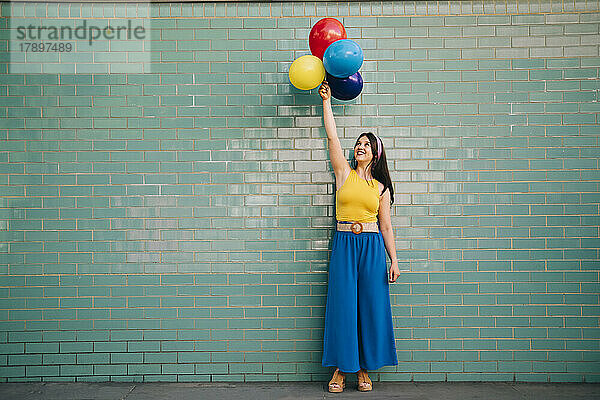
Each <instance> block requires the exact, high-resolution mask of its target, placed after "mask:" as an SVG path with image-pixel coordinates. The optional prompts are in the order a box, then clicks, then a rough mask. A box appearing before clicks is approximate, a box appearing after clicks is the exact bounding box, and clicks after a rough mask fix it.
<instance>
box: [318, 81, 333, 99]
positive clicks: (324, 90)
mask: <svg viewBox="0 0 600 400" xmlns="http://www.w3.org/2000/svg"><path fill="white" fill-rule="evenodd" d="M319 94H320V95H321V98H322V99H323V101H325V100H329V99H330V98H331V89H330V88H329V85H328V84H327V81H323V83H322V84H321V87H320V88H319Z"/></svg>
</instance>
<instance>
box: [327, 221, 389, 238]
mask: <svg viewBox="0 0 600 400" xmlns="http://www.w3.org/2000/svg"><path fill="white" fill-rule="evenodd" d="M337 230H338V231H341V232H352V233H355V234H357V235H358V234H359V233H361V232H379V226H378V225H377V222H340V221H338V223H337Z"/></svg>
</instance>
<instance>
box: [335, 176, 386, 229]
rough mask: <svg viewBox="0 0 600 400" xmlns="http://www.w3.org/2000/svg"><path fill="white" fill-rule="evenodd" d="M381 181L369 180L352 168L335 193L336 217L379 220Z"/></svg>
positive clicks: (364, 220) (353, 219) (346, 219)
mask: <svg viewBox="0 0 600 400" xmlns="http://www.w3.org/2000/svg"><path fill="white" fill-rule="evenodd" d="M378 212H379V182H378V181H377V179H372V180H371V181H369V182H367V181H366V180H364V179H362V178H361V177H360V176H358V174H357V173H356V170H354V169H353V170H351V171H350V175H348V178H346V181H345V182H344V184H343V185H342V187H341V188H340V189H339V190H338V191H337V192H336V194H335V217H336V219H337V220H338V221H353V222H377V213H378Z"/></svg>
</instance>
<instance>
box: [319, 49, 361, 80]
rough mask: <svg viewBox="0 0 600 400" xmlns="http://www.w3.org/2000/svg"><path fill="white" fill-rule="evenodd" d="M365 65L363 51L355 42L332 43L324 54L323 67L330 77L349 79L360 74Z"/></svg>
mask: <svg viewBox="0 0 600 400" xmlns="http://www.w3.org/2000/svg"><path fill="white" fill-rule="evenodd" d="M362 63H363V51H362V49H361V48H360V46H359V45H358V43H356V42H355V41H354V40H350V39H340V40H336V41H335V42H333V43H331V44H330V45H329V47H327V50H325V53H324V54H323V65H324V66H325V70H326V71H327V72H329V74H330V75H333V76H335V77H336V78H347V77H349V76H350V75H354V74H355V73H357V72H358V70H359V69H360V67H361V65H362Z"/></svg>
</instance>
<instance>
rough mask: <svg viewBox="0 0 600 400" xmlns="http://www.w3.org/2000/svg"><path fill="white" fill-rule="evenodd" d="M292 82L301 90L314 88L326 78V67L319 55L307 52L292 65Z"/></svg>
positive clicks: (290, 73)
mask: <svg viewBox="0 0 600 400" xmlns="http://www.w3.org/2000/svg"><path fill="white" fill-rule="evenodd" d="M289 75H290V82H291V83H292V85H294V86H295V87H297V88H298V89H300V90H310V89H314V88H316V87H317V86H319V85H320V84H321V82H323V79H325V67H324V66H323V61H321V59H320V58H319V57H315V56H313V55H310V54H307V55H305V56H302V57H298V58H296V59H295V60H294V62H293V63H292V65H291V66H290V72H289Z"/></svg>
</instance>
